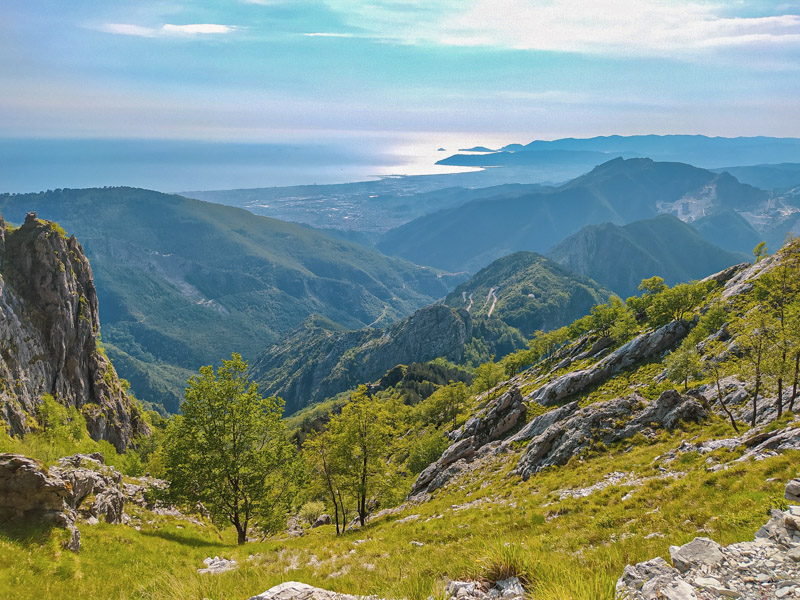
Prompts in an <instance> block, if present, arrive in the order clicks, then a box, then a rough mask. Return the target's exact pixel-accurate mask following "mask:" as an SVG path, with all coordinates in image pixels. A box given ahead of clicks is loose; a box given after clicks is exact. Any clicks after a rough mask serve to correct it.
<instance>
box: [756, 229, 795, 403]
mask: <svg viewBox="0 0 800 600" xmlns="http://www.w3.org/2000/svg"><path fill="white" fill-rule="evenodd" d="M778 256H779V257H780V261H779V262H778V263H777V265H775V267H774V268H773V269H772V270H771V271H769V272H767V273H764V274H763V275H762V276H761V277H759V278H758V280H756V282H755V286H754V287H755V289H754V295H755V297H756V299H758V300H759V301H760V302H762V306H763V308H764V309H766V310H767V311H769V312H770V314H771V315H772V316H773V317H774V319H775V320H776V327H774V328H773V329H772V336H773V339H772V341H773V345H772V346H771V347H770V352H769V353H768V357H767V360H766V362H765V365H766V370H767V373H768V374H769V375H770V376H771V377H772V378H773V379H774V380H775V382H776V387H777V394H776V409H777V412H778V418H780V417H781V415H782V414H783V383H784V378H785V377H786V376H787V375H788V374H789V371H790V364H789V363H790V358H791V357H792V356H793V355H794V354H795V353H796V352H797V351H798V340H797V329H798V327H797V324H796V320H797V317H798V315H797V310H796V309H795V306H796V303H797V299H798V294H800V247H798V245H797V243H795V242H794V240H793V238H790V239H789V240H787V243H786V245H785V246H784V247H783V248H782V249H781V250H780V251H779V252H778ZM797 356H800V354H798V355H797ZM797 356H796V357H795V362H796V361H797ZM795 371H796V369H795ZM795 379H796V372H795ZM795 385H796V384H795ZM794 394H795V392H794V390H793V392H792V399H791V400H790V404H791V405H792V406H793V405H794Z"/></svg>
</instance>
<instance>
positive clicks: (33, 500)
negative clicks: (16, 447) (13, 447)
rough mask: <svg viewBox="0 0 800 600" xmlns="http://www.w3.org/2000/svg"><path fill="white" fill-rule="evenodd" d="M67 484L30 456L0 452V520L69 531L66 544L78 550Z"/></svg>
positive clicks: (78, 545) (77, 537)
mask: <svg viewBox="0 0 800 600" xmlns="http://www.w3.org/2000/svg"><path fill="white" fill-rule="evenodd" d="M69 495H70V487H69V484H68V483H67V482H66V481H64V480H63V479H62V478H61V477H59V476H58V475H57V474H54V473H50V472H48V471H46V470H45V469H44V466H43V465H42V464H41V463H39V462H38V461H35V460H33V459H31V458H28V457H25V456H21V455H19V454H0V522H3V521H6V522H11V523H13V522H27V523H37V522H38V523H45V524H48V525H52V526H56V527H63V528H64V529H67V530H68V531H69V532H70V538H69V540H68V541H67V542H66V547H67V548H69V549H70V550H73V551H75V552H77V551H78V550H79V549H80V543H81V542H80V540H81V538H80V533H79V532H78V529H77V527H75V513H74V512H72V511H71V510H70V508H69V506H68V505H67V498H69Z"/></svg>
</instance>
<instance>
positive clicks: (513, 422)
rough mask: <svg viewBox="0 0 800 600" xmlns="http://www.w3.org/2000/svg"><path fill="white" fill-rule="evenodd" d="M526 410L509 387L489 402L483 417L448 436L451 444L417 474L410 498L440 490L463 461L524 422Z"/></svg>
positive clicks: (474, 419)
mask: <svg viewBox="0 0 800 600" xmlns="http://www.w3.org/2000/svg"><path fill="white" fill-rule="evenodd" d="M527 410H528V408H527V406H526V405H525V402H524V401H523V398H522V394H521V393H520V391H519V387H517V386H516V385H514V386H512V387H511V388H510V389H509V390H508V391H507V392H505V393H504V394H503V395H502V396H500V397H499V398H498V399H497V400H495V401H493V402H492V403H490V404H489V406H488V407H487V408H486V410H485V412H484V413H483V414H481V415H477V416H474V417H472V418H471V419H470V420H469V421H467V422H466V423H465V424H464V426H463V427H461V428H460V429H458V430H457V431H456V432H455V433H454V434H453V435H452V436H451V439H452V441H453V443H452V444H451V445H450V446H449V447H448V448H447V450H445V451H444V452H443V453H442V456H441V457H440V458H439V460H437V461H436V462H435V463H433V464H431V465H429V466H428V467H427V468H426V469H425V470H424V471H422V473H420V475H419V477H418V478H417V481H416V482H415V483H414V486H413V487H412V488H411V496H416V495H417V494H421V493H430V492H433V491H434V490H437V489H439V488H440V487H442V486H443V485H444V484H445V483H447V482H448V481H449V480H450V479H452V478H453V477H454V476H455V475H457V474H458V473H460V472H461V471H462V470H463V468H464V466H465V464H466V462H468V461H470V460H472V458H473V457H475V455H476V454H477V453H478V452H479V451H480V450H481V448H483V447H484V446H486V444H488V443H490V442H493V441H495V440H499V439H501V438H502V437H503V436H504V435H505V434H507V433H508V432H510V431H512V430H513V429H514V428H515V427H517V426H518V425H519V423H522V422H524V421H525V415H526V413H527Z"/></svg>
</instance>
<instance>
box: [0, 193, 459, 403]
mask: <svg viewBox="0 0 800 600" xmlns="http://www.w3.org/2000/svg"><path fill="white" fill-rule="evenodd" d="M0 210H2V211H3V212H4V214H5V215H6V218H8V219H10V220H11V221H12V222H21V221H22V220H23V219H24V217H25V214H26V213H27V212H28V211H38V212H39V214H40V216H41V217H43V218H46V219H52V220H55V221H58V222H59V223H61V224H62V226H64V227H65V228H67V229H68V230H69V231H71V232H74V233H75V234H76V235H77V236H78V237H79V238H80V239H81V241H82V243H83V244H84V247H85V248H86V253H87V256H88V257H89V259H90V260H91V262H92V265H93V268H94V273H95V280H96V284H97V290H98V296H99V299H100V304H101V306H102V312H101V318H102V321H103V335H104V341H105V342H106V347H107V348H108V350H109V353H110V354H111V356H112V358H113V359H115V361H116V363H117V364H118V368H119V369H120V372H121V374H122V375H123V376H124V377H125V378H126V379H129V380H130V381H131V383H132V386H133V389H134V390H135V391H136V393H137V395H138V396H139V398H140V399H142V400H146V401H150V402H153V403H155V404H157V405H161V406H164V407H166V408H167V410H169V411H173V412H174V411H176V410H177V408H178V404H179V401H180V398H181V396H182V394H183V387H184V384H185V381H186V378H187V377H188V376H189V375H190V374H191V372H192V371H193V370H194V369H196V368H197V367H198V366H200V365H202V364H209V363H214V362H216V361H218V360H219V359H220V357H224V356H227V355H230V353H231V352H232V351H237V352H241V353H242V354H243V355H244V356H254V355H255V354H256V353H257V352H259V351H260V350H262V349H263V348H264V347H266V346H267V345H269V344H270V343H272V342H274V341H276V340H277V339H278V338H279V337H280V336H281V335H283V334H286V333H288V332H289V331H291V330H292V329H294V328H295V327H297V325H299V324H300V323H301V322H302V321H303V320H304V319H305V318H306V317H308V316H309V315H310V314H312V313H319V314H321V315H324V316H325V317H327V318H329V319H331V320H332V321H334V322H337V323H340V324H342V325H344V326H346V327H349V328H359V327H365V326H368V325H370V326H377V325H387V324H389V323H392V322H394V321H396V320H398V319H400V318H403V317H405V316H407V315H408V314H410V313H412V312H413V311H414V310H415V309H417V308H419V307H421V306H425V305H427V304H430V303H431V302H432V301H434V300H436V299H437V298H440V297H441V296H443V295H444V294H445V293H446V291H447V288H446V286H445V283H444V282H443V280H442V279H440V278H439V277H437V273H436V272H435V271H433V270H431V269H427V268H424V267H418V266H416V265H412V264H409V263H407V262H405V261H403V260H398V259H395V258H389V257H385V256H383V255H381V254H380V253H379V252H377V251H375V250H372V249H369V248H365V247H363V246H359V245H356V244H352V243H349V242H345V241H342V240H338V239H334V238H332V237H330V236H327V235H324V234H321V233H319V232H317V231H315V230H313V229H310V228H307V227H303V226H300V225H295V224H292V223H285V222H282V221H276V220H274V219H270V218H267V217H258V216H254V215H253V214H252V213H249V212H247V211H245V210H242V209H238V208H232V207H227V206H221V205H216V204H210V203H206V202H202V201H199V200H193V199H189V198H183V197H181V196H175V195H166V194H161V193H158V192H153V191H147V190H138V189H134V188H124V187H122V188H103V189H87V190H56V191H50V192H44V193H39V194H19V195H7V194H6V195H2V196H0Z"/></svg>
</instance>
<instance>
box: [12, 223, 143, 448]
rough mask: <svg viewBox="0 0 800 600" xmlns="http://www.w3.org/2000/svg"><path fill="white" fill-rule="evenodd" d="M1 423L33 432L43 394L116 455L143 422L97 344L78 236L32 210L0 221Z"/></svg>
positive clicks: (91, 289)
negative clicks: (75, 415) (13, 222)
mask: <svg viewBox="0 0 800 600" xmlns="http://www.w3.org/2000/svg"><path fill="white" fill-rule="evenodd" d="M0 240H2V244H0V419H2V421H4V422H5V423H6V424H7V425H8V427H9V430H10V432H11V433H12V434H14V435H19V434H24V433H27V432H28V431H30V429H31V424H32V422H33V421H34V419H35V414H36V408H37V406H38V405H39V404H40V403H41V402H42V396H43V395H45V394H49V395H51V396H52V397H53V398H55V399H56V401H58V402H60V403H62V404H64V405H65V406H75V407H77V408H78V409H79V410H80V411H81V413H82V414H83V416H84V417H85V419H86V423H87V426H88V430H89V434H90V435H91V436H92V438H93V439H95V440H101V439H102V440H108V441H109V442H111V443H112V444H113V445H114V446H115V447H116V448H117V450H119V451H124V450H125V448H127V447H128V446H129V445H130V444H131V442H132V440H133V438H134V436H136V435H141V434H146V433H148V428H147V425H146V424H145V423H144V421H143V420H142V418H141V415H140V413H139V410H138V408H137V407H136V406H135V405H134V404H133V402H132V401H131V400H130V398H129V397H128V395H127V394H126V392H125V390H124V389H123V388H122V386H121V385H120V381H119V378H118V377H117V373H116V371H115V370H114V367H113V366H112V365H111V363H110V362H109V360H108V358H106V356H105V354H104V353H103V351H102V349H101V348H100V346H99V344H98V335H99V333H100V318H99V313H98V305H97V293H96V291H95V286H94V280H93V278H92V269H91V266H90V265H89V262H88V260H87V259H86V256H85V255H84V252H83V248H82V247H81V245H80V244H79V243H78V240H76V239H75V237H74V236H73V237H70V238H67V237H66V236H65V235H64V232H63V230H62V229H61V228H60V227H58V225H56V224H54V223H51V222H49V221H42V220H40V219H37V218H36V214H35V213H29V214H28V216H27V218H26V219H25V223H24V225H22V226H21V227H20V228H18V229H14V230H9V229H8V228H7V227H6V225H5V223H4V221H3V220H2V217H0Z"/></svg>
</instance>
